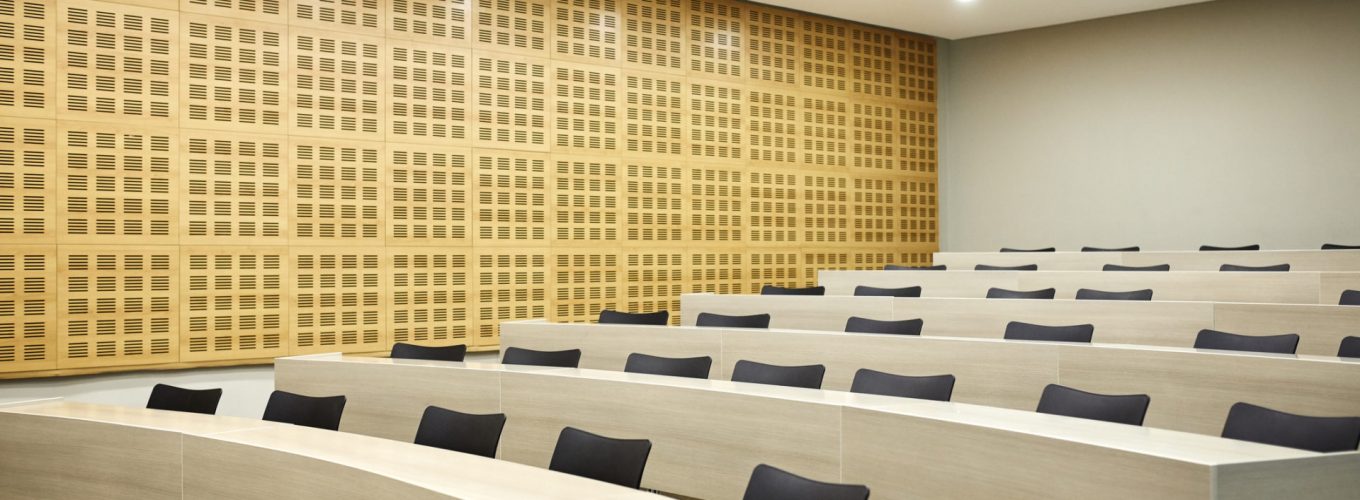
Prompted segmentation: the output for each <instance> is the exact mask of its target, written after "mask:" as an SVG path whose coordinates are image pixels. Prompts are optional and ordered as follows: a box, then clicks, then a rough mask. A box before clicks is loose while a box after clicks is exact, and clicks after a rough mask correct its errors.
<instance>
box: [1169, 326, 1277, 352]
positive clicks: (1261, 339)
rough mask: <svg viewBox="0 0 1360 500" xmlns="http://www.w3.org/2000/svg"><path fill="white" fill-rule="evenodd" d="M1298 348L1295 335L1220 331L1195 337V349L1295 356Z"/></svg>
mask: <svg viewBox="0 0 1360 500" xmlns="http://www.w3.org/2000/svg"><path fill="white" fill-rule="evenodd" d="M1298 347H1299V336H1298V335H1297V334H1293V333H1287V334H1284V335H1238V334H1236V333H1228V332H1220V331H1218V330H1200V331H1199V335H1196V336H1195V349H1219V350H1224V351H1248V352H1273V353H1278V354H1294V352H1295V350H1296V349H1298Z"/></svg>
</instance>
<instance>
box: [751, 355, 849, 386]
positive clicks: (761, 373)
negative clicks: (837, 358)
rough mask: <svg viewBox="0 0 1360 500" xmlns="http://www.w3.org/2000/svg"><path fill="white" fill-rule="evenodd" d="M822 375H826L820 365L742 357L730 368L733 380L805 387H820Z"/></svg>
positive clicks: (823, 367) (824, 368) (824, 369)
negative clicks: (763, 360) (781, 362)
mask: <svg viewBox="0 0 1360 500" xmlns="http://www.w3.org/2000/svg"><path fill="white" fill-rule="evenodd" d="M823 375H826V367H825V366H822V365H806V366H779V365H767V364H765V363H757V362H755V361H747V360H744V359H743V360H740V361H737V366H735V367H733V368H732V381H733V382H750V383H752V384H768V385H783V386H788V387H804V388H807V389H821V388H822V376H823Z"/></svg>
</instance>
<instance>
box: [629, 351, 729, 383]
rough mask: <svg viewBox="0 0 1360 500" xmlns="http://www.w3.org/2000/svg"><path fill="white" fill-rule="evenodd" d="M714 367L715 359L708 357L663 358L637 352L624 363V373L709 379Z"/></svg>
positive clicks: (630, 355)
mask: <svg viewBox="0 0 1360 500" xmlns="http://www.w3.org/2000/svg"><path fill="white" fill-rule="evenodd" d="M712 367H713V358H710V357H708V356H700V357H697V358H663V357H661V356H651V355H647V354H639V353H636V352H635V353H632V354H629V355H628V361H627V362H626V363H624V365H623V371H626V372H629V373H650V374H652V375H670V376H672V377H689V378H708V372H709V369H710V368H712Z"/></svg>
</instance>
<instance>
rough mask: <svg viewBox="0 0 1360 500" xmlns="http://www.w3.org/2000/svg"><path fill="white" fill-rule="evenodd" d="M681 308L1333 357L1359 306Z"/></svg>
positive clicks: (972, 303) (1046, 303)
mask: <svg viewBox="0 0 1360 500" xmlns="http://www.w3.org/2000/svg"><path fill="white" fill-rule="evenodd" d="M680 310H681V312H682V314H681V319H680V324H681V325H685V326H692V325H694V322H695V319H696V317H697V316H698V314H699V313H700V312H713V313H719V314H730V315H747V314H761V313H765V314H769V315H770V327H771V328H786V329H787V328H793V329H803V330H821V331H834V332H839V331H843V330H844V329H845V321H846V320H847V319H848V318H849V317H850V316H860V317H865V318H871V319H880V320H887V319H897V320H903V319H916V318H920V319H922V320H924V322H925V323H924V327H923V330H922V335H926V336H942V337H976V338H1001V336H1002V335H1003V334H1004V332H1005V329H1006V323H1009V322H1011V321H1023V322H1027V323H1035V324H1041V325H1072V324H1085V323H1090V324H1092V325H1095V327H1096V330H1095V341H1096V342H1100V343H1110V344H1138V345H1161V346H1169V347H1190V346H1193V345H1194V343H1195V335H1196V334H1197V333H1198V332H1199V331H1200V330H1202V329H1214V330H1221V331H1227V332H1234V333H1241V334H1250V335H1271V334H1281V333H1297V334H1299V347H1298V353H1299V354H1308V355H1316V356H1335V355H1336V352H1337V348H1338V347H1339V346H1340V345H1341V339H1343V338H1345V337H1347V336H1350V335H1360V307H1353V306H1336V305H1318V304H1254V303H1235V302H1173V301H1165V302H1163V301H1152V302H1141V301H1118V300H988V299H965V298H899V299H893V298H887V297H843V296H835V297H800V296H789V295H715V294H706V293H692V294H684V295H681V296H680ZM579 334H580V333H576V334H574V335H579ZM584 355H585V356H590V355H592V353H591V352H586V353H584ZM620 366H622V365H620Z"/></svg>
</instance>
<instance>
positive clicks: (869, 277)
mask: <svg viewBox="0 0 1360 500" xmlns="http://www.w3.org/2000/svg"><path fill="white" fill-rule="evenodd" d="M817 283H818V284H819V285H822V286H825V287H826V293H827V294H828V295H851V294H852V293H854V289H855V286H857V285H868V286H875V287H883V288H900V287H906V286H920V287H921V288H922V290H921V296H922V297H957V298H983V297H986V296H987V289H988V288H991V287H997V288H1005V289H1009V290H1038V289H1043V288H1056V289H1057V298H1058V299H1070V298H1073V297H1074V296H1075V295H1076V293H1077V290H1078V289H1080V288H1091V289H1096V290H1103V291H1108V292H1121V291H1129V290H1142V289H1148V288H1150V289H1152V290H1153V297H1152V299H1153V300H1155V301H1203V302H1259V303H1276V304H1336V303H1337V302H1338V300H1339V299H1340V297H1341V292H1342V291H1343V290H1346V289H1360V272H1326V273H1323V272H1288V273H1252V272H1238V273H1225V272H1216V271H1214V272H1209V271H1186V272H1174V273H1160V272H1103V271H943V272H941V271H838V270H823V271H820V272H819V273H818V279H817Z"/></svg>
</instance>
